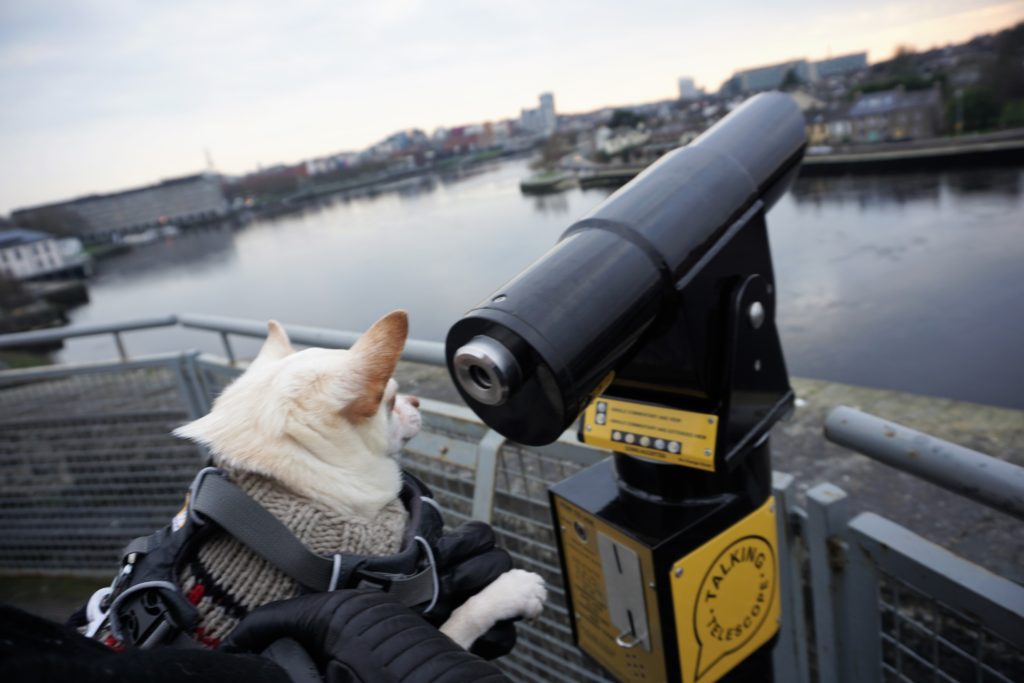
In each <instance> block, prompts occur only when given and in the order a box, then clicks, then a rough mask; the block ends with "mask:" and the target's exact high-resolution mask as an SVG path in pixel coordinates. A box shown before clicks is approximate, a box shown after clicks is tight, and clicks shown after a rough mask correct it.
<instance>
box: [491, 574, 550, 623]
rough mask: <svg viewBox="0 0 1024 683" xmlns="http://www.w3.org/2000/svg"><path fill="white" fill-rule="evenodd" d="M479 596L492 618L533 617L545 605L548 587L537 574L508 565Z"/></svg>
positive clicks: (497, 619) (535, 616) (496, 619)
mask: <svg viewBox="0 0 1024 683" xmlns="http://www.w3.org/2000/svg"><path fill="white" fill-rule="evenodd" d="M478 596H479V597H480V601H481V602H484V603H485V604H486V605H487V606H486V608H484V609H487V610H488V612H489V613H490V614H491V616H492V617H493V618H494V620H495V621H502V620H503V619H516V618H519V617H524V618H526V619H536V618H537V617H538V616H540V613H541V610H543V609H544V602H545V601H546V600H547V599H548V591H547V589H546V588H545V587H544V579H543V578H542V577H541V576H540V575H539V574H534V573H533V572H528V571H524V570H522V569H510V570H509V571H507V572H505V573H504V574H502V575H501V576H499V577H498V578H497V579H495V580H494V581H493V582H491V584H490V585H489V586H487V588H485V589H483V590H482V591H481V592H480V593H479V594H478ZM474 597H476V596H474Z"/></svg>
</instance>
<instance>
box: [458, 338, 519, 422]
mask: <svg viewBox="0 0 1024 683" xmlns="http://www.w3.org/2000/svg"><path fill="white" fill-rule="evenodd" d="M452 365H453V366H454V368H455V378H456V379H457V380H458V382H459V385H460V386H461V387H462V388H463V390H465V392H466V393H467V394H469V395H470V396H472V397H473V398H474V399H476V400H477V401H480V402H481V403H483V404H484V405H489V406H497V405H501V404H502V403H504V402H505V399H507V398H508V396H509V393H511V392H512V391H515V390H516V389H518V388H519V376H520V375H519V364H518V363H516V359H515V358H514V357H513V356H512V353H511V352H510V351H509V350H508V349H506V348H505V346H504V345H502V344H501V343H499V342H497V341H495V340H494V339H491V338H490V337H483V336H476V337H473V338H472V339H471V340H470V341H469V343H468V344H465V345H464V346H462V347H461V348H459V350H458V351H456V352H455V357H454V358H453V359H452Z"/></svg>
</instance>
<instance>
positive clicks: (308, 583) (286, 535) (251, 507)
mask: <svg viewBox="0 0 1024 683" xmlns="http://www.w3.org/2000/svg"><path fill="white" fill-rule="evenodd" d="M191 510H192V512H196V513H199V514H200V515H202V516H203V517H206V518H208V519H210V520H212V521H213V522H216V523H217V525H219V526H220V527H221V528H223V529H224V530H225V531H227V532H228V533H229V534H231V535H232V536H234V537H235V538H236V539H238V540H239V541H241V542H242V543H244V544H245V545H247V546H248V547H249V548H250V549H252V550H253V552H255V553H256V554H258V555H259V556H260V557H262V558H263V559H265V560H267V561H268V562H270V563H271V564H273V565H274V566H275V567H277V568H278V569H280V570H281V571H283V572H284V573H285V574H287V575H288V576H290V577H291V578H293V579H295V580H296V581H298V582H299V583H301V584H302V585H303V586H305V587H306V588H309V589H311V590H314V591H326V590H329V588H330V586H331V576H332V574H333V573H334V566H335V563H334V561H333V560H332V559H328V558H326V557H322V556H320V555H317V554H316V553H314V552H312V551H311V550H310V549H309V548H307V547H306V546H305V545H304V544H303V543H302V541H300V540H299V539H297V538H296V537H295V536H294V535H293V534H292V532H291V531H290V530H289V529H288V527H286V526H285V525H284V524H283V523H282V522H281V521H280V520H278V519H277V517H274V515H272V514H271V513H269V512H267V510H266V509H264V508H263V507H262V506H261V505H260V504H259V503H257V502H256V501H254V500H253V499H252V498H250V497H249V496H247V495H246V494H245V493H244V492H243V491H242V490H241V489H240V488H238V487H237V486H235V485H234V484H232V483H231V482H230V481H228V480H227V479H225V478H224V477H223V476H221V475H219V474H216V473H214V472H209V473H208V474H207V475H206V476H204V477H202V479H201V480H200V481H198V482H196V486H195V488H194V490H193V492H192V501H191Z"/></svg>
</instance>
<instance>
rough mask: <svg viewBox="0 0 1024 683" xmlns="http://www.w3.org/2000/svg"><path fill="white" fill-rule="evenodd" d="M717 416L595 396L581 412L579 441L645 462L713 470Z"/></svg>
mask: <svg viewBox="0 0 1024 683" xmlns="http://www.w3.org/2000/svg"><path fill="white" fill-rule="evenodd" d="M717 436H718V418H717V417H716V416H714V415H707V414H704V413H690V412H687V411H685V410H676V409H674V408H663V407H661V406H653V405H650V404H647V403H637V402H635V401H624V400H621V399H614V398H607V397H605V396H599V397H597V398H596V399H594V400H593V401H591V402H590V405H588V406H587V409H586V410H585V411H584V412H583V442H584V443H588V444H591V445H593V446H597V447H599V448H607V449H609V450H613V451H618V452H620V453H627V454H629V455H635V456H637V457H640V458H646V459H648V460H655V461H657V462H665V463H669V464H672V465H684V466H686V467H693V468H696V469H699V470H705V471H708V472H714V471H715V440H716V437H717Z"/></svg>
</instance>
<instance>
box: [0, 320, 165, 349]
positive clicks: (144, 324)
mask: <svg viewBox="0 0 1024 683" xmlns="http://www.w3.org/2000/svg"><path fill="white" fill-rule="evenodd" d="M177 324H178V316H176V315H165V316H162V317H159V318H141V319H139V320H129V321H126V322H121V323H98V324H94V325H76V326H65V327H51V328H47V329H45V330H29V331H28V332H12V333H10V334H0V349H2V348H4V347H8V346H26V345H31V344H45V343H47V342H56V341H64V340H65V339H72V338H74V337H95V336H99V335H101V334H119V333H121V332H131V331H133V330H151V329H153V328H157V327H173V326H174V325H177Z"/></svg>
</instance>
